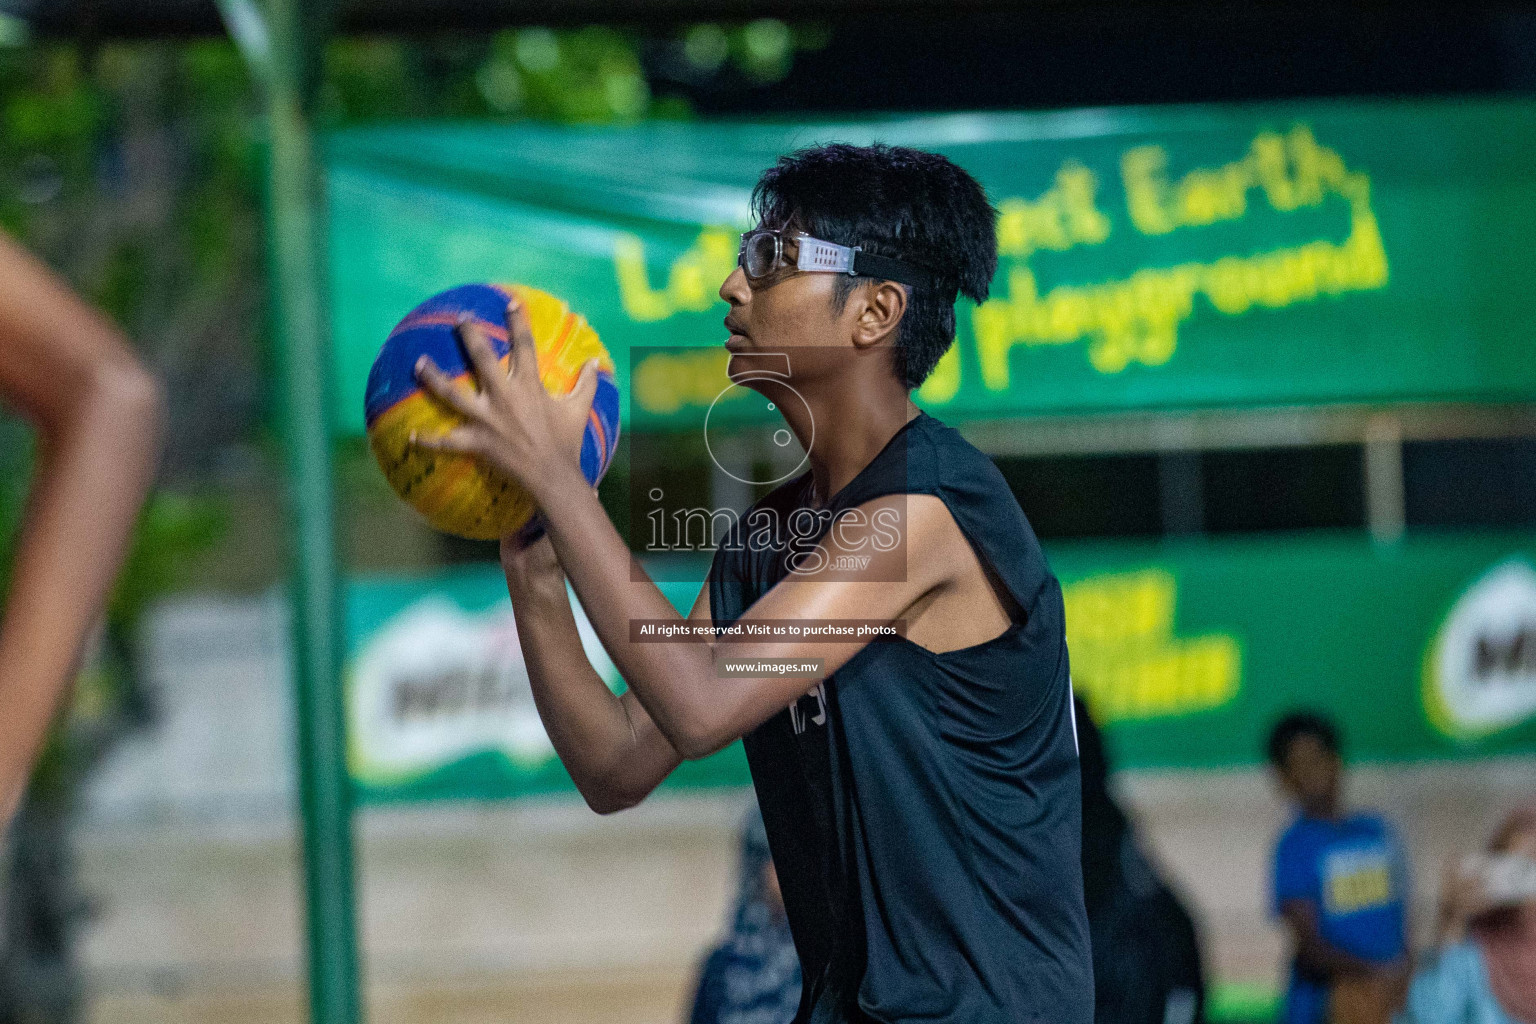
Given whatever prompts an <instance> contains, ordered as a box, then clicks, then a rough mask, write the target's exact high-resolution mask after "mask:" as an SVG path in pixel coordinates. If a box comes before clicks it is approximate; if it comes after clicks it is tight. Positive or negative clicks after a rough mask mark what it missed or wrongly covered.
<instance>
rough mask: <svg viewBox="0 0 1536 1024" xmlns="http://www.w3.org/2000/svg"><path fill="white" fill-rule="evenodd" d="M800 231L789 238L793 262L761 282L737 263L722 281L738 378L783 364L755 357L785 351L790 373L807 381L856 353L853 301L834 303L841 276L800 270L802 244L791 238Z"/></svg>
mask: <svg viewBox="0 0 1536 1024" xmlns="http://www.w3.org/2000/svg"><path fill="white" fill-rule="evenodd" d="M795 233H796V232H795V229H794V228H793V227H791V228H790V229H788V230H787V231H786V235H785V238H784V255H785V258H786V262H787V263H788V264H789V266H787V267H783V268H780V269H779V270H776V271H775V272H774V273H773V274H771V275H770V276H769V277H768V278H766V279H764V280H761V281H758V282H756V285H755V287H754V286H753V285H752V284H749V283H748V282H747V275H746V274H745V272H743V271H742V269H741V268H740V267H739V266H738V267H737V268H736V269H734V270H732V271H731V273H730V276H729V277H727V278H726V279H725V283H724V284H722V285H721V286H720V297H721V298H722V299H724V300H725V301H726V302H728V303H730V305H731V311H730V313H729V314H728V315H727V316H726V318H725V327H726V329H727V330H728V331H730V332H731V336H730V339H729V340H728V341H727V342H726V343H725V347H726V349H727V350H729V351H730V353H731V364H730V367H729V370H728V371H727V372H728V373H729V374H730V375H731V376H733V377H734V376H738V375H740V374H742V373H746V372H748V371H751V370H757V369H762V368H764V367H772V366H775V365H777V366H778V367H781V368H782V367H783V362H782V361H778V362H777V363H774V362H772V361H769V360H762V359H754V358H752V357H753V356H756V355H760V354H764V353H783V354H784V355H787V356H788V357H789V364H790V365H789V367H788V369H789V373H790V376H791V378H792V379H793V380H794V381H795V382H797V384H798V383H805V382H809V381H813V380H815V379H818V378H822V377H825V376H828V375H829V374H835V373H836V372H837V371H838V370H839V369H840V368H841V367H843V366H844V365H846V362H847V360H848V359H849V358H851V357H853V356H854V354H855V352H854V348H853V346H852V344H851V343H850V338H851V336H852V333H853V326H854V325H853V320H854V317H853V316H852V314H851V313H850V312H849V307H850V305H851V304H849V303H843V304H841V308H836V307H834V303H833V295H834V289H835V288H836V285H837V277H838V275H836V274H818V273H799V272H797V271H796V270H795V268H794V260H795V257H796V256H797V255H798V252H799V249H798V246H797V244H796V242H795V240H794V238H793V237H791V236H792V235H794V234H795ZM780 372H782V369H781V370H780Z"/></svg>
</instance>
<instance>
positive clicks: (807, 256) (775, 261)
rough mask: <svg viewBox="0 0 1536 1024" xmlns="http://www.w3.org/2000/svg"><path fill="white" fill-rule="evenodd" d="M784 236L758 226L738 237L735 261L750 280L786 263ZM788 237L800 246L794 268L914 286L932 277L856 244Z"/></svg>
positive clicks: (920, 284) (797, 235)
mask: <svg viewBox="0 0 1536 1024" xmlns="http://www.w3.org/2000/svg"><path fill="white" fill-rule="evenodd" d="M785 237H786V234H785V231H784V230H783V229H782V228H781V229H777V230H774V229H769V228H759V229H757V230H756V231H748V232H747V233H746V234H744V235H742V236H741V251H740V252H739V253H737V255H736V264H737V266H739V267H741V270H742V273H744V274H746V275H747V281H748V282H749V283H753V284H755V283H757V282H759V281H763V280H766V279H767V278H769V277H772V276H773V274H774V272H775V271H777V270H779V269H780V268H781V267H786V266H788V265H789V264H788V262H787V260H786V257H785V255H784V239H785ZM788 237H789V239H790V240H791V241H793V242H795V243H796V244H797V245H798V246H799V247H800V248H799V252H798V253H797V254H796V256H795V263H794V266H795V269H796V270H800V271H805V272H809V273H823V274H847V275H848V276H849V277H855V276H857V277H873V278H878V279H879V280H882V281H895V282H897V283H899V284H909V285H912V286H914V287H918V286H922V285H928V284H931V283H932V280H933V279H932V277H931V276H930V275H929V274H928V273H927V272H925V271H922V270H919V269H917V268H916V267H914V266H912V265H911V264H909V263H904V262H902V261H901V260H894V259H891V258H890V257H888V256H876V255H874V254H873V253H868V252H864V251H863V250H862V249H861V248H860V247H859V246H857V245H855V246H851V247H850V246H846V245H838V244H837V243H836V242H824V241H822V240H821V239H819V238H812V237H811V236H810V235H805V234H791V235H788Z"/></svg>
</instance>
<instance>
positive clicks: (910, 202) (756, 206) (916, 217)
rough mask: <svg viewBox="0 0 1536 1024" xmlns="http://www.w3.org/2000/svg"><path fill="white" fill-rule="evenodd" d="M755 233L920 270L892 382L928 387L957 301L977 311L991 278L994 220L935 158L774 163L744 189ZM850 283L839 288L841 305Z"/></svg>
mask: <svg viewBox="0 0 1536 1024" xmlns="http://www.w3.org/2000/svg"><path fill="white" fill-rule="evenodd" d="M752 212H753V213H754V214H755V215H756V217H757V219H758V222H759V223H760V224H764V225H769V226H773V227H782V226H784V225H785V224H787V223H789V222H790V221H791V220H793V223H794V225H795V227H797V228H798V229H799V230H801V231H804V232H805V233H806V234H808V235H810V236H811V237H813V238H820V239H823V240H824V241H828V242H836V243H838V244H839V245H849V246H852V245H857V246H862V247H863V249H864V251H865V252H868V253H873V254H874V255H876V256H888V257H891V258H892V259H899V260H902V261H903V262H905V263H910V264H912V265H913V266H916V267H919V268H921V269H922V270H925V271H927V272H928V273H929V274H930V275H931V276H932V278H933V284H932V285H928V286H923V287H913V288H911V290H910V293H909V294H910V300H909V301H908V303H907V311H906V313H905V314H904V315H903V316H902V319H901V324H900V326H899V327H898V328H897V337H896V346H895V348H896V374H897V376H898V377H900V378H901V382H902V383H903V384H904V385H905V386H906V387H908V388H915V387H917V386H918V385H919V384H921V383H922V382H923V381H924V380H926V379H927V377H928V375H929V374H930V373H932V372H933V368H934V367H935V366H936V365H938V362H939V358H940V357H941V356H943V355H944V353H945V352H946V351H947V350H948V349H949V346H950V345H951V344H952V343H953V342H954V340H955V299H956V295H957V293H958V294H961V295H965V296H966V297H967V298H970V299H971V300H972V301H974V302H983V301H985V299H986V297H987V291H988V289H989V288H990V286H991V284H992V275H993V274H994V273H996V271H997V211H995V210H993V209H992V206H991V204H990V203H988V202H987V194H986V192H984V191H983V190H982V187H981V185H980V184H978V183H977V181H976V179H975V178H972V177H971V176H970V175H969V174H967V173H966V172H965V171H963V170H961V169H960V168H959V167H957V166H955V165H954V164H953V163H951V162H950V161H949V160H947V159H946V158H944V157H942V156H939V155H938V154H937V153H925V152H923V151H922V150H917V149H907V148H905V147H902V146H886V145H873V146H850V145H845V144H842V143H835V144H831V145H825V146H813V147H811V148H809V149H802V150H799V151H798V152H795V153H791V154H789V155H788V156H783V157H780V158H779V161H778V163H776V164H774V165H773V166H772V167H770V168H768V170H766V171H764V172H763V175H762V177H761V178H759V179H758V182H757V186H756V187H755V188H753V190H752ZM858 280H859V279H858V278H855V277H849V276H847V275H843V276H841V277H840V278H839V279H838V286H837V288H836V289H835V292H834V301H835V302H836V303H837V306H838V308H839V309H841V308H842V305H843V303H845V302H847V301H848V296H849V294H850V293H851V292H852V291H853V288H854V285H855V284H857V283H858Z"/></svg>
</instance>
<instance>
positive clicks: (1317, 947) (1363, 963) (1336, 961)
mask: <svg viewBox="0 0 1536 1024" xmlns="http://www.w3.org/2000/svg"><path fill="white" fill-rule="evenodd" d="M1296 959H1297V961H1298V962H1299V963H1300V964H1301V965H1302V966H1303V967H1304V968H1306V969H1308V970H1310V971H1312V972H1314V973H1317V974H1321V975H1323V976H1325V977H1327V978H1350V977H1360V976H1362V975H1366V974H1370V973H1372V972H1374V971H1375V970H1377V969H1378V966H1379V965H1377V964H1374V963H1372V962H1371V961H1369V960H1364V959H1361V958H1360V957H1357V956H1355V955H1354V954H1352V953H1346V952H1344V951H1343V950H1342V949H1339V948H1338V947H1336V946H1334V945H1332V944H1331V943H1329V942H1327V941H1326V940H1325V939H1323V938H1321V937H1313V938H1311V939H1308V940H1307V941H1305V942H1303V943H1302V944H1301V945H1300V947H1299V949H1298V950H1297V954H1296Z"/></svg>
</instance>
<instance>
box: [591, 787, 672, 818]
mask: <svg viewBox="0 0 1536 1024" xmlns="http://www.w3.org/2000/svg"><path fill="white" fill-rule="evenodd" d="M656 785H657V784H656V783H652V784H645V783H644V782H635V781H632V780H627V779H600V780H591V781H588V782H586V783H585V784H583V785H580V786H578V787H577V788H578V789H579V790H580V791H581V798H582V799H583V800H585V801H586V802H587V806H588V807H590V808H591V809H592V810H593V811H594V812H595V813H597V814H602V815H609V814H617V813H619V812H620V811H627V810H629V809H630V808H631V807H634V806H635V805H636V804H638V803H640V801H642V800H644V799H645V798H646V797H648V796H650V795H651V792H652V790H654V789H655V788H656Z"/></svg>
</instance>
